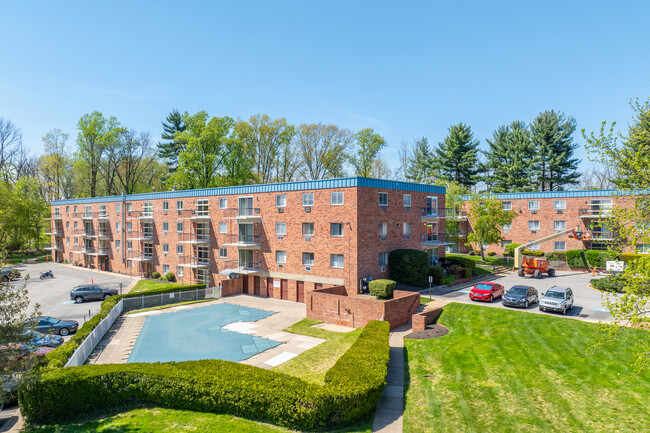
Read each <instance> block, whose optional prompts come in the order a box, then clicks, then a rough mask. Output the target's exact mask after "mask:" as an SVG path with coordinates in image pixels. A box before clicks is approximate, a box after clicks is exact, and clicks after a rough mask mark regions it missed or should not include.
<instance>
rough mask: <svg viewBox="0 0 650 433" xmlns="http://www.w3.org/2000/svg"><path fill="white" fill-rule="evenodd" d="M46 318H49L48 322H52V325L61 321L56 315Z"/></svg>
mask: <svg viewBox="0 0 650 433" xmlns="http://www.w3.org/2000/svg"><path fill="white" fill-rule="evenodd" d="M45 320H47V321H48V322H50V323H51V324H52V325H56V324H57V323H59V322H60V320H59V319H55V318H54V317H48V318H47V319H45Z"/></svg>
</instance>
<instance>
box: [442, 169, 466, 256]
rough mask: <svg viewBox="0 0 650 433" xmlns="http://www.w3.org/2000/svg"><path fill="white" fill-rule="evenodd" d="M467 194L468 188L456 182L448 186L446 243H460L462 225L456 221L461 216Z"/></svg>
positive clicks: (446, 195) (446, 198)
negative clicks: (464, 196)
mask: <svg viewBox="0 0 650 433" xmlns="http://www.w3.org/2000/svg"><path fill="white" fill-rule="evenodd" d="M465 194H467V188H465V187H464V186H462V185H459V184H457V183H456V182H450V183H448V184H447V185H446V194H445V207H446V218H445V241H446V242H452V243H454V244H456V243H458V242H460V223H459V222H458V220H457V219H456V217H457V216H460V211H461V208H462V207H463V203H464V200H463V195H465Z"/></svg>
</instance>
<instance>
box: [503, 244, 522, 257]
mask: <svg viewBox="0 0 650 433" xmlns="http://www.w3.org/2000/svg"><path fill="white" fill-rule="evenodd" d="M519 246H521V244H517V243H510V244H508V245H506V246H505V247H504V249H505V250H506V254H507V255H508V256H510V257H514V255H515V248H517V247H519Z"/></svg>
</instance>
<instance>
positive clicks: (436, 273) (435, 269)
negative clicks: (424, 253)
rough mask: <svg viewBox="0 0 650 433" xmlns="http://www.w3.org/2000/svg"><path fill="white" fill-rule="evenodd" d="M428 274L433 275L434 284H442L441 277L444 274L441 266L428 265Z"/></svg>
mask: <svg viewBox="0 0 650 433" xmlns="http://www.w3.org/2000/svg"><path fill="white" fill-rule="evenodd" d="M428 275H430V276H432V277H433V282H432V284H434V285H439V284H442V277H443V275H444V272H443V270H442V266H429V272H428Z"/></svg>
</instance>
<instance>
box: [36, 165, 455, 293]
mask: <svg viewBox="0 0 650 433" xmlns="http://www.w3.org/2000/svg"><path fill="white" fill-rule="evenodd" d="M444 207H445V188H444V187H439V186H432V185H423V184H414V183H408V182H398V181H386V180H377V179H368V178H360V177H352V178H341V179H327V180H317V181H303V182H289V183H277V184H265V185H247V186H236V187H225V188H208V189H198V190H187V191H167V192H153V193H146V194H133V195H122V196H112V197H96V198H85V199H74V200H59V201H55V202H52V214H51V218H50V220H51V226H50V230H49V231H48V234H49V235H51V236H52V243H51V244H50V245H48V247H47V248H48V249H50V250H52V254H53V257H54V259H55V260H56V261H67V262H71V263H79V264H81V265H83V266H86V267H92V268H95V269H104V270H108V271H113V272H120V273H125V274H131V275H143V276H150V275H151V274H152V273H153V272H154V271H157V272H159V273H160V274H165V273H167V272H173V273H174V274H175V275H176V279H177V280H178V281H181V282H184V283H195V282H203V283H207V284H210V285H217V284H219V283H221V282H222V281H223V280H224V279H229V278H242V279H243V282H242V284H243V287H244V292H246V293H251V294H258V295H261V296H273V297H277V298H282V299H290V300H294V301H302V300H303V299H304V294H305V293H306V292H309V291H310V290H313V289H315V288H320V287H327V286H335V285H344V286H345V287H346V290H347V291H348V293H349V294H356V293H357V292H358V290H359V286H360V281H361V279H363V278H366V277H371V278H373V279H377V278H386V277H388V253H389V252H390V251H392V250H394V249H398V248H414V249H422V250H425V251H427V252H428V254H429V257H430V261H431V262H432V263H433V262H435V261H436V259H437V258H438V257H440V256H442V255H444V251H445V246H446V245H447V244H446V243H445V239H444V224H440V223H441V221H443V219H442V218H443V215H444ZM439 225H440V226H441V227H442V228H443V230H440V232H439V231H438V226H439Z"/></svg>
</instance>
